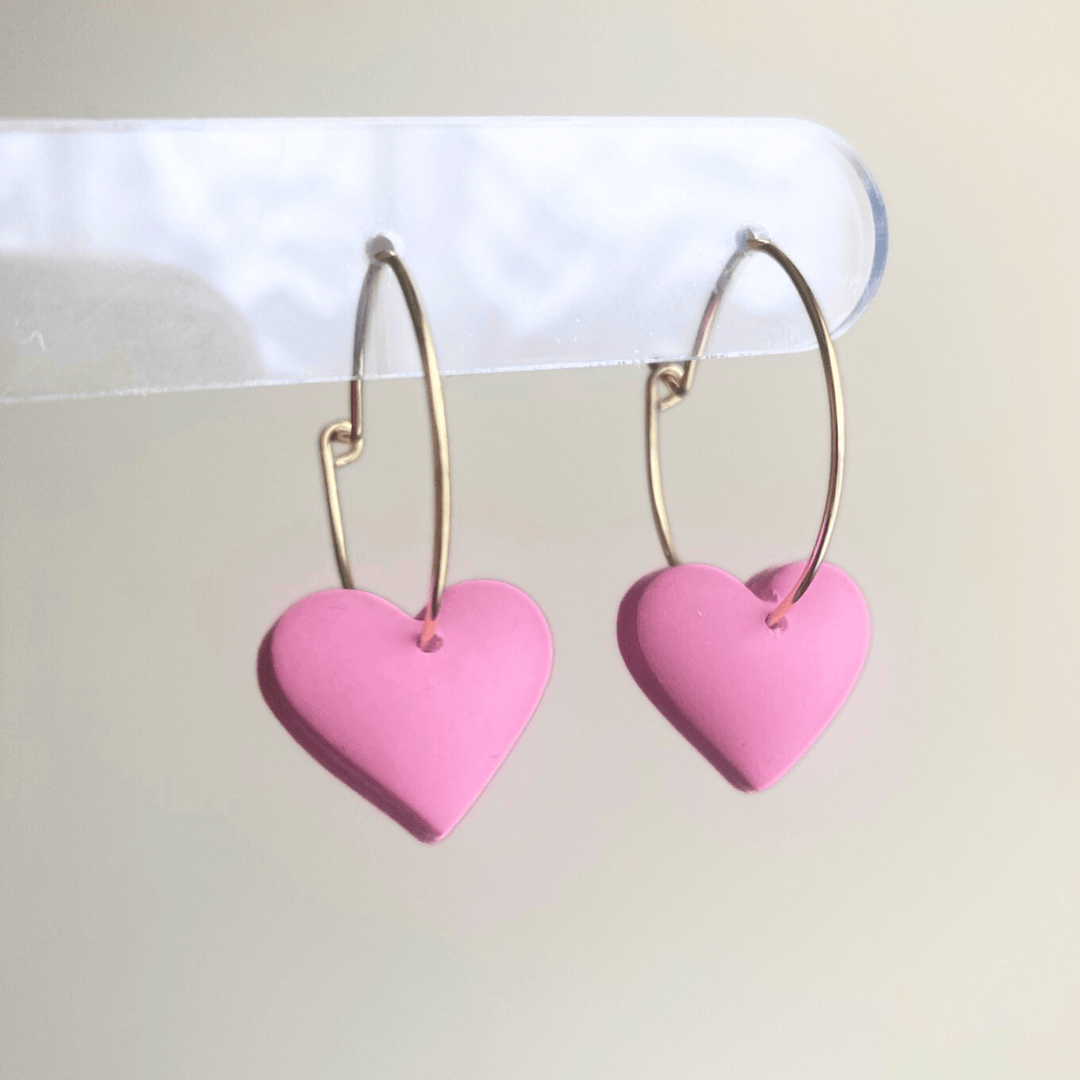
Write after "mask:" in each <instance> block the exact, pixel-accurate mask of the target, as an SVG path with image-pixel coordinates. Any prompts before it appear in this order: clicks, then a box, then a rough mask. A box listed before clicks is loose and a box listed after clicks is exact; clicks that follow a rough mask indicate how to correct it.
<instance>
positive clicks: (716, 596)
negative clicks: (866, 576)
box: [618, 562, 870, 791]
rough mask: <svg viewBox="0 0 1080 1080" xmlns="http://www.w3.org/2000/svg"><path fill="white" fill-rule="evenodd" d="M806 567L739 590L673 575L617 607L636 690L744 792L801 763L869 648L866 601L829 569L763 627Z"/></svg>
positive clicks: (726, 578)
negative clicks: (775, 622)
mask: <svg viewBox="0 0 1080 1080" xmlns="http://www.w3.org/2000/svg"><path fill="white" fill-rule="evenodd" d="M805 565H806V564H805V563H804V562H798V563H789V564H788V565H787V566H782V567H778V568H775V569H772V570H766V571H763V572H762V573H760V574H758V575H756V576H755V577H753V578H751V579H750V581H748V582H747V583H746V584H745V585H744V584H743V583H742V582H740V581H739V580H738V579H737V578H734V577H732V576H731V575H730V574H727V573H725V572H724V571H723V570H718V569H717V568H716V567H714V566H705V565H702V564H693V565H686V566H673V567H670V568H668V569H665V570H660V571H657V572H656V573H653V574H650V575H648V576H647V577H644V578H642V579H641V580H640V581H638V582H637V583H636V584H635V585H633V586H632V587H631V589H630V591H629V592H628V593H627V594H626V596H625V597H624V599H623V602H622V604H621V605H620V607H619V618H618V639H619V649H620V651H621V652H622V656H623V660H624V661H625V662H626V666H627V667H628V668H629V669H630V674H631V675H633V677H634V679H635V681H636V682H637V684H638V686H640V687H641V689H642V691H644V693H645V695H646V697H648V698H649V700H650V701H651V702H652V703H653V704H654V705H655V706H656V707H657V708H658V709H659V710H660V712H661V713H663V714H664V716H665V717H667V719H668V720H669V721H670V722H671V723H672V725H673V726H674V727H675V728H676V729H677V730H678V731H679V732H680V733H681V734H682V735H683V736H685V738H686V739H687V740H688V741H689V742H690V743H691V745H693V746H694V747H695V748H696V749H697V750H699V751H700V752H701V753H702V754H703V755H704V756H705V758H706V759H708V761H709V762H711V763H712V765H714V766H715V767H716V768H717V769H718V770H719V771H720V772H721V773H722V774H723V775H724V777H725V778H726V779H727V780H729V781H730V782H731V783H732V784H733V785H734V786H735V787H737V788H739V789H740V790H742V791H760V790H761V789H762V788H767V787H769V786H770V785H771V784H774V783H776V781H777V780H779V779H780V777H781V776H783V775H784V773H786V772H787V771H788V770H789V769H790V768H791V767H792V765H794V764H795V762H796V761H798V760H799V758H800V757H802V755H803V754H804V753H805V752H806V751H807V750H808V749H809V747H810V745H811V743H813V742H814V740H815V739H816V738H817V737H818V736H819V735H820V734H821V732H822V731H823V730H824V729H825V727H827V726H828V724H829V722H830V721H831V720H832V718H833V717H834V716H835V715H836V714H837V712H839V710H840V708H841V706H842V705H843V704H844V702H845V701H846V700H847V698H848V695H849V694H850V693H851V691H852V689H853V688H854V686H855V682H856V680H857V679H858V677H859V673H860V672H861V671H862V668H863V664H864V663H865V662H866V654H867V652H868V650H869V648H870V613H869V611H868V609H867V606H866V600H865V599H864V598H863V595H862V592H861V591H860V590H859V587H858V585H856V584H855V582H854V581H852V580H851V578H849V577H848V576H847V574H845V573H844V572H843V571H842V570H839V569H837V568H836V567H835V566H831V565H830V564H828V563H823V564H822V566H821V568H820V570H819V571H818V574H817V577H816V578H815V579H814V581H813V584H812V585H811V587H810V588H809V589H807V591H806V593H805V594H804V595H803V596H802V598H801V599H800V600H799V602H798V603H797V604H795V606H794V607H793V608H792V609H791V610H790V611H789V612H788V613H787V615H786V616H785V618H784V620H783V622H782V624H781V626H780V627H778V628H777V629H776V630H770V629H769V627H768V626H766V624H765V616H766V615H767V614H768V613H769V612H770V611H771V610H772V608H773V607H775V606H776V603H777V601H778V600H779V598H780V597H782V596H786V595H787V593H788V590H789V589H790V588H791V587H792V586H793V585H794V584H795V582H796V581H797V580H798V578H799V575H800V574H801V572H802V570H803V567H804V566H805Z"/></svg>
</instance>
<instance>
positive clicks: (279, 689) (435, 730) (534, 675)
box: [258, 581, 552, 843]
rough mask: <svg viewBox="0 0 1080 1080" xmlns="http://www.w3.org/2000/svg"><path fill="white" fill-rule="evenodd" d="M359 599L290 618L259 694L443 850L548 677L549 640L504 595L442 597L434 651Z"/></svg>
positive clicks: (507, 592)
mask: <svg viewBox="0 0 1080 1080" xmlns="http://www.w3.org/2000/svg"><path fill="white" fill-rule="evenodd" d="M421 621H422V619H414V618H412V617H411V616H409V615H407V614H406V613H405V612H403V611H402V610H401V609H400V608H397V607H395V606H394V605H393V604H391V603H390V602H389V601H387V600H384V599H383V598H382V597H381V596H375V595H374V594H372V593H368V592H363V591H361V590H359V589H327V590H325V591H324V592H317V593H314V594H313V595H311V596H307V597H305V598H304V599H303V600H300V601H298V602H297V603H295V604H293V605H292V607H290V608H289V609H288V610H287V611H286V612H285V613H284V614H283V615H282V616H281V618H280V619H278V621H277V622H276V623H275V624H274V626H273V628H272V629H271V630H270V632H269V633H268V634H267V635H266V637H265V638H264V639H263V643H262V647H261V649H260V650H259V661H258V668H259V686H260V689H261V690H262V693H263V697H264V698H265V699H266V703H267V704H268V705H269V706H270V709H271V711H272V712H273V713H274V715H275V716H276V717H277V718H278V719H279V720H280V721H281V723H282V724H283V725H284V727H285V728H286V729H287V730H288V731H289V733H290V734H291V735H292V736H293V737H294V738H295V739H296V741H297V742H298V743H299V744H300V745H301V746H302V747H304V749H305V750H307V751H308V753H310V754H311V755H312V757H314V758H315V759H316V760H317V761H318V762H320V764H322V765H323V766H325V767H326V768H327V769H328V770H329V771H330V772H332V773H333V774H334V775H335V776H337V777H338V778H339V779H340V780H342V781H343V782H344V783H346V784H348V786H349V787H351V788H352V789H353V790H354V791H356V792H357V793H358V794H360V795H362V796H363V797H364V798H365V799H367V800H368V801H369V802H371V803H372V804H373V805H374V806H376V807H378V809H380V810H382V811H383V812H384V813H386V814H388V815H389V816H390V817H391V818H393V820H394V821H396V822H397V823H398V824H399V825H401V826H403V827H404V828H405V829H407V830H408V831H409V832H410V833H412V834H413V836H415V837H416V838H417V839H419V840H423V841H425V842H427V843H431V842H433V841H435V840H440V839H442V838H443V837H444V836H445V835H446V834H447V833H448V832H450V830H451V829H453V828H454V826H455V825H456V824H457V823H458V822H459V821H460V820H461V818H462V817H463V816H464V814H465V812H466V811H467V810H468V809H469V807H470V806H472V804H473V803H474V802H475V801H476V800H477V798H478V797H479V796H480V794H481V792H482V791H483V790H484V788H485V787H486V786H487V784H488V782H489V781H490V780H491V778H492V777H493V776H494V774H495V772H496V771H497V770H498V768H499V766H500V765H501V764H502V762H503V760H504V759H505V758H506V755H507V754H508V753H509V752H510V750H511V749H512V748H513V745H514V743H515V742H516V741H517V739H518V737H519V736H520V735H521V732H522V731H523V730H524V728H525V725H526V724H527V723H528V721H529V718H530V717H531V716H532V714H533V712H534V711H535V710H536V707H537V705H538V704H539V702H540V698H541V696H542V694H543V692H544V687H545V686H546V685H547V680H548V676H549V674H550V673H551V663H552V646H551V632H550V630H549V629H548V625H547V621H546V620H545V619H544V616H543V613H542V612H541V611H540V609H539V608H538V607H537V606H536V604H535V603H534V602H533V601H532V600H531V599H530V598H529V597H528V596H526V595H525V593H523V592H522V591H521V590H520V589H515V588H514V587H513V586H512V585H507V584H506V583H505V582H502V581H464V582H461V583H460V584H458V585H454V586H451V587H450V588H448V589H447V590H446V591H445V592H444V593H443V597H442V606H441V609H440V611H439V624H438V625H439V633H438V638H439V639H441V645H440V646H439V647H438V648H436V649H433V650H430V651H424V650H423V649H421V648H420V647H418V633H419V630H420V623H421Z"/></svg>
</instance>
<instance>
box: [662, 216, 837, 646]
mask: <svg viewBox="0 0 1080 1080" xmlns="http://www.w3.org/2000/svg"><path fill="white" fill-rule="evenodd" d="M753 251H763V252H764V253H765V254H766V255H768V256H770V258H772V259H773V260H774V261H775V262H776V263H777V264H778V265H779V266H780V267H781V269H782V270H783V271H784V272H785V273H786V274H787V276H788V277H789V278H790V279H791V283H792V284H793V285H794V286H795V289H796V291H797V292H798V294H799V299H800V300H802V302H803V307H805V308H806V314H807V315H809V317H810V322H811V324H812V325H813V327H814V337H815V338H816V339H817V344H818V350H819V351H820V353H821V363H822V366H823V368H824V370H825V384H826V387H827V389H828V393H829V420H830V425H831V438H830V461H829V487H828V493H827V494H826V497H825V512H824V514H823V515H822V518H821V525H820V526H819V528H818V533H817V538H816V539H815V541H814V547H813V550H812V551H811V552H810V558H809V560H808V561H807V563H806V566H805V568H804V569H803V572H802V574H801V575H800V576H799V580H798V581H797V582H796V583H795V586H794V588H793V589H792V590H791V592H789V593H788V595H787V596H786V597H784V599H783V600H781V601H780V603H779V604H778V605H777V606H776V607H775V608H774V609H773V610H772V611H770V612H769V614H768V615H767V616H766V618H765V622H766V624H767V625H768V626H769V628H770V629H773V628H775V627H776V626H777V625H778V624H779V623H780V620H781V619H783V617H784V616H785V615H786V614H787V613H788V612H789V611H790V610H791V608H792V606H793V605H794V604H795V603H796V602H797V601H798V600H799V598H800V597H801V596H802V595H803V593H805V592H806V590H807V589H808V588H809V587H810V583H811V582H812V581H813V580H814V576H815V575H816V574H817V572H818V569H819V568H820V566H821V563H822V561H823V560H824V558H825V549H826V547H828V544H829V538H830V537H831V536H832V531H833V526H834V525H835V524H836V515H837V513H838V511H839V509H840V489H841V486H842V484H843V477H844V399H843V394H842V393H841V389H840V369H839V366H838V365H837V362H836V351H835V349H834V348H833V343H832V338H831V337H830V336H829V329H828V327H827V326H826V325H825V317H824V315H823V314H822V312H821V308H820V306H819V305H818V302H817V299H816V298H815V296H814V294H813V292H812V291H811V289H810V286H809V285H808V284H807V283H806V279H805V278H804V277H803V276H802V274H801V273H800V272H799V268H798V267H797V266H796V265H795V264H794V263H793V262H792V261H791V259H789V258H788V256H787V255H786V254H785V253H784V252H783V251H782V250H781V249H780V248H778V247H777V246H776V245H775V244H773V243H772V242H771V241H769V240H767V239H764V238H762V237H759V236H757V235H755V234H754V233H753V232H751V231H749V230H746V231H744V232H742V233H740V234H739V237H738V247H737V248H736V250H735V253H734V254H733V255H732V256H731V258H730V259H728V261H727V263H726V264H725V266H724V269H723V270H722V271H721V273H720V277H719V278H718V279H717V282H716V285H715V287H714V288H713V291H712V294H711V295H710V297H709V302H708V303H707V304H706V305H705V311H704V314H703V315H702V317H701V324H700V325H699V326H698V332H697V335H696V337H695V338H694V349H693V353H692V354H691V357H690V359H689V360H685V361H675V362H665V363H658V364H653V365H652V370H651V371H650V373H649V378H648V382H647V383H646V386H645V455H646V461H647V465H648V472H649V498H650V500H651V502H652V512H653V521H654V522H655V524H656V532H657V535H658V536H659V538H660V546H661V547H662V548H663V549H664V555H665V557H666V558H667V561H668V565H670V566H677V565H678V564H679V557H678V556H677V555H676V554H675V547H674V544H673V542H672V539H671V526H670V524H669V522H668V516H667V509H666V507H665V506H664V490H663V484H662V480H661V476H660V447H659V430H658V429H659V417H660V413H661V412H662V411H663V410H665V409H668V408H670V407H671V406H672V405H675V404H677V403H678V402H680V401H682V399H683V398H684V397H685V396H686V394H687V393H688V392H689V390H690V387H691V385H692V383H693V380H694V372H695V369H696V367H697V362H698V360H700V359H701V358H702V356H703V355H704V349H705V344H706V342H707V341H708V338H709V333H710V332H711V330H712V326H713V322H714V320H715V318H716V313H717V310H718V309H719V307H720V301H721V299H722V298H723V295H724V290H725V289H726V288H727V286H728V283H729V282H730V281H731V278H732V276H733V275H734V273H735V270H736V268H737V267H738V266H739V264H740V263H741V262H742V261H743V259H745V258H746V256H747V255H749V254H750V253H751V252H753ZM662 390H666V391H667V395H666V396H662Z"/></svg>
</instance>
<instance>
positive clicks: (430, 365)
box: [319, 235, 450, 652]
mask: <svg viewBox="0 0 1080 1080" xmlns="http://www.w3.org/2000/svg"><path fill="white" fill-rule="evenodd" d="M367 255H368V259H369V262H368V268H367V273H366V274H365V275H364V283H363V285H362V286H361V289H360V300H359V302H358V303H357V306H356V328H355V331H354V334H353V367H352V380H351V383H350V392H349V419H348V420H335V421H334V422H333V423H332V424H327V426H326V427H325V428H323V430H322V433H321V434H320V435H319V453H320V456H321V458H322V466H323V481H324V483H325V485H326V506H327V510H328V511H329V514H330V533H331V536H332V537H333V540H334V556H335V558H336V559H337V566H338V573H339V575H340V576H341V586H342V588H344V589H355V588H356V586H355V585H354V584H353V576H352V569H351V568H350V566H349V552H348V548H347V547H346V544H345V527H344V525H343V523H342V520H341V500H340V498H339V497H338V486H337V470H338V469H340V468H341V466H342V465H348V464H349V463H350V462H352V461H355V460H356V459H357V458H358V457H359V456H360V454H361V453H362V452H363V449H364V415H363V397H362V394H363V381H364V357H365V353H366V349H367V334H368V326H369V324H370V317H371V309H372V306H373V303H374V299H375V290H376V286H377V285H378V281H379V271H380V270H381V269H382V268H383V267H384V266H389V267H390V269H391V270H393V272H394V275H395V277H396V278H397V280H398V284H399V285H400V286H401V293H402V296H404V298H405V306H406V307H407V308H408V309H409V318H410V319H411V320H412V325H413V332H414V333H415V334H416V344H417V346H418V348H419V350H420V361H421V364H422V365H423V368H424V382H425V384H426V386H427V403H428V417H429V419H430V422H431V456H432V466H433V469H434V476H435V528H434V541H433V547H432V556H431V589H430V592H429V594H428V602H427V607H426V608H425V611H424V621H423V627H422V629H421V632H420V638H419V645H420V647H421V648H422V649H424V650H425V651H426V652H431V651H434V649H436V648H438V646H439V645H440V644H441V641H440V639H439V638H438V637H436V636H435V622H436V620H437V619H438V617H439V608H440V605H441V603H442V593H443V588H444V586H445V585H446V567H447V563H448V561H449V558H450V446H449V441H448V439H447V435H446V405H445V403H444V401H443V392H442V378H441V377H440V375H439V364H438V360H437V359H436V356H435V345H434V343H433V342H432V340H431V330H430V329H429V327H428V322H427V317H426V316H425V315H424V309H423V306H422V305H421V303H420V298H419V296H418V295H417V292H416V287H415V286H414V285H413V282H412V278H411V277H410V276H409V271H408V270H407V269H406V268H405V264H404V263H403V262H402V261H401V258H400V257H399V256H398V254H397V252H396V251H395V250H394V245H393V243H391V241H390V240H389V239H388V238H387V237H385V236H382V235H379V236H376V237H374V238H373V239H372V240H371V241H369V243H368V245H367ZM334 443H339V444H340V443H344V444H346V445H347V446H348V447H349V449H348V450H345V451H344V452H342V453H341V454H338V455H335V454H334V450H333V444H334Z"/></svg>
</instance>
